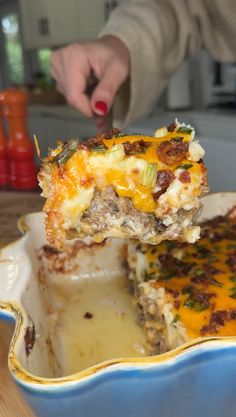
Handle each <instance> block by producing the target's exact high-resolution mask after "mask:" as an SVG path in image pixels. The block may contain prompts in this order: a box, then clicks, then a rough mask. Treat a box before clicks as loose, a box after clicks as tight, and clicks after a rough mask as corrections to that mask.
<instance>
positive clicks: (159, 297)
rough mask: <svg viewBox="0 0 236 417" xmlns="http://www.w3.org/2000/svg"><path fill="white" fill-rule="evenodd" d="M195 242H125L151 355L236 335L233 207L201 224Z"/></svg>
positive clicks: (234, 219) (235, 213) (235, 234)
mask: <svg viewBox="0 0 236 417" xmlns="http://www.w3.org/2000/svg"><path fill="white" fill-rule="evenodd" d="M201 234H202V237H201V239H200V240H199V241H198V242H196V243H195V244H194V245H193V244H188V243H181V242H170V241H169V242H168V241H166V242H162V243H161V244H160V245H158V246H150V245H144V244H141V243H136V242H132V243H130V244H129V245H128V251H129V252H128V264H129V269H130V275H129V278H130V280H131V283H132V288H133V291H134V298H135V301H136V304H137V307H138V311H139V319H140V323H141V324H142V326H143V327H144V329H145V332H146V335H147V339H148V341H149V344H150V347H151V351H152V353H153V354H156V353H161V352H165V351H168V350H170V349H173V348H175V347H177V346H180V345H181V344H182V343H184V342H187V341H190V340H192V339H194V338H197V337H200V336H235V334H236V211H235V210H234V215H233V212H231V213H229V214H228V215H227V216H218V217H216V218H214V219H212V220H209V221H207V222H205V223H203V224H201Z"/></svg>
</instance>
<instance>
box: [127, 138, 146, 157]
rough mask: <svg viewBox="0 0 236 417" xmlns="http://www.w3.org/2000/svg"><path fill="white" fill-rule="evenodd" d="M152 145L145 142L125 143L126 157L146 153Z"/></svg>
mask: <svg viewBox="0 0 236 417" xmlns="http://www.w3.org/2000/svg"><path fill="white" fill-rule="evenodd" d="M150 144H151V143H150V142H145V141H144V140H139V141H136V142H128V141H127V142H124V143H123V147H124V150H125V153H126V155H135V154H136V153H145V152H146V149H147V148H148V147H149V146H150Z"/></svg>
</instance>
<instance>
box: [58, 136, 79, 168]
mask: <svg viewBox="0 0 236 417" xmlns="http://www.w3.org/2000/svg"><path fill="white" fill-rule="evenodd" d="M78 144H79V141H78V140H77V139H71V140H69V141H68V142H67V143H66V144H65V145H64V146H63V148H62V150H61V152H60V153H59V154H58V155H56V156H55V157H54V158H53V160H52V162H53V163H56V164H57V165H58V166H61V165H63V164H65V163H66V162H67V161H68V160H69V159H70V158H71V157H72V155H74V153H75V152H76V151H77V148H78Z"/></svg>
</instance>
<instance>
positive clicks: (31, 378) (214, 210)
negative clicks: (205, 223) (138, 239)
mask: <svg viewBox="0 0 236 417" xmlns="http://www.w3.org/2000/svg"><path fill="white" fill-rule="evenodd" d="M235 205H236V193H217V194H212V195H209V196H207V197H206V198H205V199H204V211H203V214H202V217H203V218H204V219H205V218H210V217H213V216H215V215H218V214H224V213H226V211H227V210H228V209H230V208H232V207H233V206H235ZM20 226H21V229H22V230H23V231H24V232H25V234H24V236H23V237H22V238H21V239H19V240H18V241H17V242H15V243H13V244H11V245H9V246H7V247H5V248H4V249H3V250H2V251H1V253H0V317H1V318H3V319H14V320H15V323H16V325H15V332H14V335H13V339H12V341H11V345H10V348H9V356H8V365H9V370H10V372H11V374H12V377H13V378H14V380H15V382H16V384H17V385H18V386H19V387H20V389H21V391H22V393H23V395H24V396H25V397H26V399H27V401H28V403H29V404H30V405H31V407H32V409H33V410H34V412H35V413H36V415H37V416H39V417H65V416H70V417H121V416H122V417H123V416H127V417H128V416H129V417H203V416H206V417H223V416H226V417H235V416H236V388H235V386H236V384H235V380H236V377H235V375H236V337H231V338H216V337H215V338H200V339H196V340H195V341H194V342H191V343H188V344H185V345H182V346H181V347H179V348H177V349H175V350H172V351H170V352H168V353H166V354H162V355H159V356H152V357H136V358H114V359H110V360H107V361H103V362H101V363H97V364H96V365H94V366H90V367H88V368H87V369H84V370H82V371H80V372H77V373H73V374H71V375H66V376H62V371H61V369H62V363H63V360H64V359H63V357H62V356H60V351H59V350H58V351H57V352H56V347H55V346H56V344H55V339H54V338H55V335H54V333H53V329H51V328H50V326H49V321H48V311H47V308H45V302H44V301H43V296H42V293H41V292H42V286H40V285H39V282H38V257H37V256H36V253H37V251H38V250H40V247H42V245H44V244H45V236H44V232H43V229H44V228H43V215H42V213H34V214H30V215H27V216H26V217H25V218H24V219H22V220H21V221H20ZM121 245H122V242H121V241H119V242H117V241H112V240H110V241H108V243H106V244H105V245H104V246H102V247H101V249H98V250H97V252H96V254H95V255H94V257H93V261H92V263H91V262H90V263H88V262H87V260H86V259H85V257H84V254H82V255H81V263H84V265H83V266H82V272H81V273H83V271H85V270H86V271H89V272H91V271H94V268H95V269H96V270H98V269H99V271H100V273H101V271H109V270H112V269H117V268H118V269H119V263H120V262H121V260H120V256H118V255H117V254H118V253H121V252H120V247H121ZM100 250H101V251H102V252H99V251H100ZM78 256H80V255H78ZM82 258H83V260H82ZM88 265H89V266H88ZM83 268H84V269H83ZM89 268H90V270H89ZM107 338H108V339H109V335H107ZM0 375H1V374H0Z"/></svg>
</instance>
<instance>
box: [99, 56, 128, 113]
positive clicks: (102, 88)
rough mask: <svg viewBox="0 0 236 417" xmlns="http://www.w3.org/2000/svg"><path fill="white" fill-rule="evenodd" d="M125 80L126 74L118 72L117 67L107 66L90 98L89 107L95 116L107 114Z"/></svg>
mask: <svg viewBox="0 0 236 417" xmlns="http://www.w3.org/2000/svg"><path fill="white" fill-rule="evenodd" d="M125 79H126V74H125V73H124V72H122V71H119V70H118V67H117V65H114V64H112V65H109V66H107V68H106V70H105V72H104V74H103V76H102V78H101V79H100V81H99V83H98V85H97V86H96V88H95V90H94V92H93V95H92V97H91V105H92V109H93V112H94V113H95V114H97V115H99V116H105V115H106V114H108V113H109V111H110V108H111V107H112V104H113V101H114V99H115V96H116V94H117V92H118V90H119V88H120V87H121V85H122V84H123V82H124V81H125Z"/></svg>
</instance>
